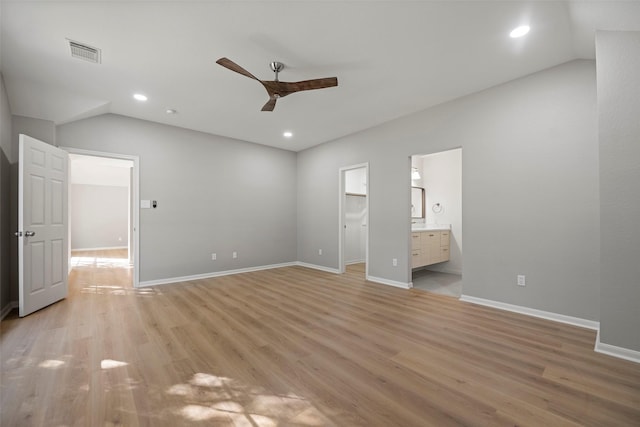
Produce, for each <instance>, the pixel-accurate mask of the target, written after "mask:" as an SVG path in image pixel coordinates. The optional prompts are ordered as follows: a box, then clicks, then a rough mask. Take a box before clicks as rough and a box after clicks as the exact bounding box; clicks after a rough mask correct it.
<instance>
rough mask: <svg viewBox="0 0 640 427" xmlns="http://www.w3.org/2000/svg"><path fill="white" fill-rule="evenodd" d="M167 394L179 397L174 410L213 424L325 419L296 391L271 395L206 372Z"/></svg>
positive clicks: (299, 422) (301, 422)
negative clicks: (179, 402)
mask: <svg viewBox="0 0 640 427" xmlns="http://www.w3.org/2000/svg"><path fill="white" fill-rule="evenodd" d="M166 393H167V394H170V395H173V396H180V397H181V398H182V399H183V400H184V406H181V407H179V408H174V413H175V414H177V415H180V416H181V417H183V418H185V419H186V420H189V421H207V422H210V423H214V425H225V424H228V425H233V426H244V425H246V426H253V427H255V426H259V427H271V426H278V425H286V424H291V423H295V424H296V425H301V426H310V427H311V426H322V425H326V424H327V422H328V420H327V418H326V417H324V415H322V413H321V412H320V411H319V410H318V409H316V408H315V407H314V406H313V405H312V404H311V403H310V402H309V401H308V400H307V399H305V398H303V397H300V396H297V395H295V394H286V395H279V394H272V393H269V392H267V390H265V389H264V388H262V387H256V386H250V385H247V384H244V383H242V382H241V381H238V380H235V379H232V378H228V377H223V376H216V375H212V374H207V373H196V374H194V375H193V377H191V379H189V380H188V381H186V382H185V383H181V384H174V385H172V386H171V387H169V388H168V389H167V390H166Z"/></svg>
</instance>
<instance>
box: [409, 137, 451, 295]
mask: <svg viewBox="0 0 640 427" xmlns="http://www.w3.org/2000/svg"><path fill="white" fill-rule="evenodd" d="M411 187H412V207H411V257H410V258H411V260H412V263H411V267H412V271H411V280H412V283H413V287H414V288H416V289H422V290H426V291H429V292H433V293H438V294H443V295H448V296H453V297H457V298H459V297H460V296H461V295H462V149H461V148H457V149H453V150H448V151H443V152H439V153H433V154H426V155H414V156H411Z"/></svg>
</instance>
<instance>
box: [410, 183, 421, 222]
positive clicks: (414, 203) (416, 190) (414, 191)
mask: <svg viewBox="0 0 640 427" xmlns="http://www.w3.org/2000/svg"><path fill="white" fill-rule="evenodd" d="M411 218H424V188H422V187H411Z"/></svg>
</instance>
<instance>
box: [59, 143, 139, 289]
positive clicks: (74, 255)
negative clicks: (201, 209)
mask: <svg viewBox="0 0 640 427" xmlns="http://www.w3.org/2000/svg"><path fill="white" fill-rule="evenodd" d="M63 148H64V149H65V150H66V151H67V152H69V160H70V161H69V164H70V168H69V170H70V180H69V242H70V244H69V261H70V262H69V266H70V268H72V269H74V270H76V273H77V274H80V273H83V274H84V273H86V274H91V275H93V276H95V275H96V274H97V273H100V275H101V276H105V277H104V280H103V279H100V280H102V281H109V280H110V277H112V276H113V277H115V276H118V277H120V276H122V280H120V282H122V283H126V287H129V288H135V287H137V286H138V283H139V269H138V259H139V248H138V241H139V240H138V215H139V212H138V204H139V202H138V183H139V178H138V164H139V160H138V157H137V156H130V155H124V154H112V153H102V152H94V151H90V150H81V149H75V148H69V147H63ZM116 273H117V274H116ZM109 274H111V276H109ZM93 276H92V277H93ZM93 281H98V279H97V278H95V280H93ZM103 285H104V284H103ZM105 286H106V285H105Z"/></svg>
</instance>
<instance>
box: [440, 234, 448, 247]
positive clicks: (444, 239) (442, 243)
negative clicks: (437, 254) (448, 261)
mask: <svg viewBox="0 0 640 427" xmlns="http://www.w3.org/2000/svg"><path fill="white" fill-rule="evenodd" d="M440 246H442V247H445V246H446V247H449V232H448V231H441V232H440Z"/></svg>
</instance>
